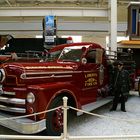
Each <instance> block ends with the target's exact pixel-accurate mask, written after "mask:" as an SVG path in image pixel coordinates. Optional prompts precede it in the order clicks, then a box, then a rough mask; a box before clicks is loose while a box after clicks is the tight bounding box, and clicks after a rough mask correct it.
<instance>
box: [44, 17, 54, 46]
mask: <svg viewBox="0 0 140 140" xmlns="http://www.w3.org/2000/svg"><path fill="white" fill-rule="evenodd" d="M44 22H45V23H44V41H45V43H46V44H47V45H52V44H54V37H55V36H56V23H55V22H56V21H55V16H52V15H48V16H46V17H45V20H44Z"/></svg>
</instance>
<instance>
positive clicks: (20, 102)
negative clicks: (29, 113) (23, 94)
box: [0, 90, 26, 113]
mask: <svg viewBox="0 0 140 140" xmlns="http://www.w3.org/2000/svg"><path fill="white" fill-rule="evenodd" d="M25 103H26V102H25V99H19V98H15V92H6V91H2V90H1V91H0V110H1V111H5V112H7V113H8V112H12V113H26V109H25Z"/></svg>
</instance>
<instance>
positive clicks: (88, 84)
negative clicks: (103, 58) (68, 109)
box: [81, 49, 100, 104]
mask: <svg viewBox="0 0 140 140" xmlns="http://www.w3.org/2000/svg"><path fill="white" fill-rule="evenodd" d="M85 58H86V61H87V63H86V64H84V65H83V69H82V70H83V71H82V77H83V84H82V85H83V86H82V96H81V99H82V103H83V104H87V103H90V102H94V101H96V98H97V88H98V78H99V66H100V64H98V60H97V50H96V49H90V50H89V51H88V52H87V54H86V57H85Z"/></svg>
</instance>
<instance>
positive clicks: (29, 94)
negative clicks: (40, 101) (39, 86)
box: [27, 92, 35, 103]
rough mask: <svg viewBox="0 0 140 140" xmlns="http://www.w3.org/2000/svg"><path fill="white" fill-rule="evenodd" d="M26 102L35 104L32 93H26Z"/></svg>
mask: <svg viewBox="0 0 140 140" xmlns="http://www.w3.org/2000/svg"><path fill="white" fill-rule="evenodd" d="M27 102H28V103H34V102H35V95H34V94H33V93H32V92H30V93H28V95H27Z"/></svg>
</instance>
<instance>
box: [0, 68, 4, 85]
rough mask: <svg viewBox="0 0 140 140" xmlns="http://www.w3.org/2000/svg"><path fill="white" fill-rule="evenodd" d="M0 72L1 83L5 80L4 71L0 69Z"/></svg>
mask: <svg viewBox="0 0 140 140" xmlns="http://www.w3.org/2000/svg"><path fill="white" fill-rule="evenodd" d="M0 71H1V74H2V79H1V82H3V81H4V79H5V71H4V69H0Z"/></svg>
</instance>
